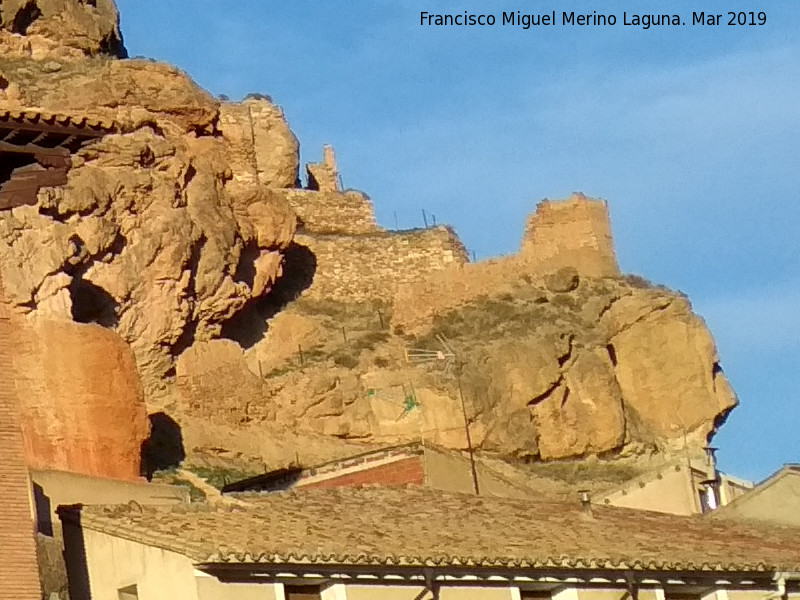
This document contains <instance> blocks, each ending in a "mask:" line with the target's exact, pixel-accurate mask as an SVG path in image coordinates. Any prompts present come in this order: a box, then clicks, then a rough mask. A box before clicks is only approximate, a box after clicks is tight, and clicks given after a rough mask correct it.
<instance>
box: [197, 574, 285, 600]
mask: <svg viewBox="0 0 800 600" xmlns="http://www.w3.org/2000/svg"><path fill="white" fill-rule="evenodd" d="M196 581H197V598H198V600H277V596H276V594H275V584H271V583H223V582H221V581H220V580H219V579H217V578H216V577H212V576H210V575H205V574H198V575H197V579H196Z"/></svg>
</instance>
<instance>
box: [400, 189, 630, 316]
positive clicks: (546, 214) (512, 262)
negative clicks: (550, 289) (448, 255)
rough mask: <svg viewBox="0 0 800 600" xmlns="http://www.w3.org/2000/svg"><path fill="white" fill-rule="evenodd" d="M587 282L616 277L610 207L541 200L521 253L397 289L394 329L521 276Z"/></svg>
mask: <svg viewBox="0 0 800 600" xmlns="http://www.w3.org/2000/svg"><path fill="white" fill-rule="evenodd" d="M563 268H570V269H574V270H575V271H576V272H577V273H578V274H579V275H581V276H586V277H614V276H618V275H619V274H620V273H619V267H618V266H617V259H616V256H615V254H614V241H613V239H612V237H611V224H610V221H609V217H608V207H607V205H606V202H605V201H603V200H593V199H591V198H587V197H585V196H584V195H583V194H575V195H573V196H572V197H570V198H568V199H566V200H554V201H552V200H544V201H542V202H540V203H539V204H538V206H537V207H536V212H535V213H534V214H532V215H531V216H530V218H529V219H528V222H527V224H526V228H525V235H524V238H523V241H522V250H521V251H520V253H519V254H517V255H514V256H508V257H504V258H497V259H492V260H487V261H481V262H479V263H471V264H464V265H458V266H453V267H451V268H448V269H446V270H444V271H440V272H436V273H430V274H425V275H424V276H420V277H417V278H414V279H411V280H410V281H409V282H408V283H405V282H404V284H403V285H401V286H399V287H398V292H397V296H396V297H395V301H394V304H395V308H394V313H393V317H392V325H393V326H394V327H399V328H400V329H402V330H404V331H411V330H413V329H415V328H418V327H424V326H425V325H426V324H429V323H430V322H431V320H432V319H433V317H434V315H436V314H442V313H444V312H447V311H448V310H452V309H453V308H455V307H457V306H459V305H461V304H464V303H466V302H469V301H470V300H472V299H474V298H477V297H478V296H482V295H490V294H493V293H496V292H497V291H498V290H501V289H502V288H503V286H505V285H507V284H510V283H513V282H515V281H517V280H519V279H520V278H521V277H525V278H526V279H527V280H531V281H532V280H541V283H542V284H544V279H545V278H546V277H547V275H548V274H552V273H554V272H556V271H558V270H559V269H563Z"/></svg>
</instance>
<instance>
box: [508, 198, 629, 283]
mask: <svg viewBox="0 0 800 600" xmlns="http://www.w3.org/2000/svg"><path fill="white" fill-rule="evenodd" d="M520 254H521V255H522V256H523V257H524V258H526V259H527V260H529V261H531V262H532V263H536V268H537V269H541V270H543V271H544V270H548V271H554V270H556V269H559V268H561V267H566V266H570V267H575V268H576V269H577V270H578V272H579V273H581V274H582V275H589V276H593V277H608V276H615V275H619V267H618V266H617V258H616V254H615V252H614V241H613V239H612V237H611V222H610V220H609V217H608V206H607V204H606V202H605V201H603V200H593V199H591V198H587V197H586V196H584V195H583V194H574V195H573V196H571V197H570V198H568V199H567V200H557V201H550V200H543V201H542V202H540V203H539V204H538V206H537V207H536V212H535V213H534V214H532V215H531V216H530V217H528V221H527V223H526V226H525V236H524V238H523V240H522V249H521V252H520Z"/></svg>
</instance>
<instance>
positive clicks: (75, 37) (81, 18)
mask: <svg viewBox="0 0 800 600" xmlns="http://www.w3.org/2000/svg"><path fill="white" fill-rule="evenodd" d="M0 53H1V54H3V55H4V56H9V55H17V56H26V57H32V58H36V59H47V58H65V59H80V58H83V57H85V56H87V55H89V56H91V55H109V56H116V57H124V56H126V55H127V53H126V51H125V46H124V45H123V43H122V35H121V34H120V31H119V14H118V13H117V7H116V6H115V5H114V2H113V0H4V1H3V3H2V5H1V6H0Z"/></svg>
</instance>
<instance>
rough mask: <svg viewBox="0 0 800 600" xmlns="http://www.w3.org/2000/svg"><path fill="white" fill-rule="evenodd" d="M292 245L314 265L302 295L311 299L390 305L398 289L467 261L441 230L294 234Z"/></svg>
mask: <svg viewBox="0 0 800 600" xmlns="http://www.w3.org/2000/svg"><path fill="white" fill-rule="evenodd" d="M295 243H296V244H299V245H301V246H305V247H307V248H308V249H309V250H310V251H311V252H312V253H313V254H314V257H315V260H316V271H315V273H314V280H313V283H312V284H311V286H310V287H309V288H308V290H306V292H305V293H304V295H305V296H306V297H308V298H313V299H328V300H340V301H345V302H362V301H369V300H384V301H391V300H392V298H394V295H395V292H396V291H397V290H398V288H399V287H400V286H402V285H408V284H411V283H413V282H415V281H417V280H418V279H419V278H420V277H422V276H424V275H426V274H428V273H433V272H436V271H442V270H444V269H446V268H448V267H450V266H452V265H463V264H465V263H466V262H467V261H468V259H467V251H466V249H465V248H464V246H463V244H462V243H461V241H460V240H459V239H458V236H457V235H456V233H455V232H454V231H453V230H452V229H451V228H449V227H444V226H438V227H432V228H430V229H419V230H412V231H397V232H388V231H387V232H377V233H373V234H364V235H341V234H329V235H319V234H313V233H298V234H296V235H295Z"/></svg>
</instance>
